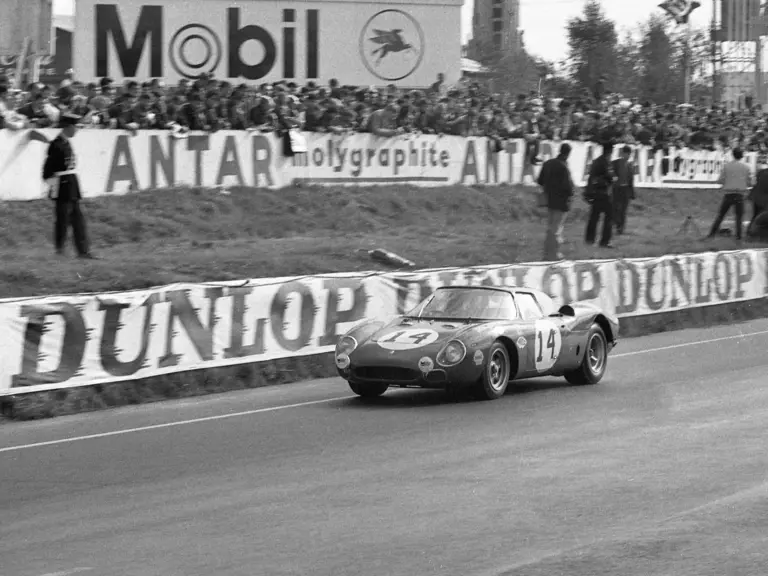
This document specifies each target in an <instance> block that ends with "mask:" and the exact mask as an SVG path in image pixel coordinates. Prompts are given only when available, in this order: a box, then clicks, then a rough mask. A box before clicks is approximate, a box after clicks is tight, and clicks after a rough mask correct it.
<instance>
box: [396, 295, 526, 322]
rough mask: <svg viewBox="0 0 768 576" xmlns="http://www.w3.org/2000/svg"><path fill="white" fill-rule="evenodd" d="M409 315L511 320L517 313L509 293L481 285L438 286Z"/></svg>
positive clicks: (450, 318)
mask: <svg viewBox="0 0 768 576" xmlns="http://www.w3.org/2000/svg"><path fill="white" fill-rule="evenodd" d="M409 316H417V317H419V318H427V319H428V318H444V319H449V320H466V319H469V318H471V319H474V320H512V319H514V318H515V317H516V316H517V313H516V309H515V303H514V300H513V299H512V295H511V294H510V293H509V292H502V291H500V290H487V289H483V288H454V289H451V288H441V289H439V290H436V291H435V292H434V293H433V294H432V295H431V296H430V297H429V298H427V299H426V300H425V301H424V302H422V303H421V304H419V305H418V306H417V307H416V309H415V310H414V311H413V313H412V314H409Z"/></svg>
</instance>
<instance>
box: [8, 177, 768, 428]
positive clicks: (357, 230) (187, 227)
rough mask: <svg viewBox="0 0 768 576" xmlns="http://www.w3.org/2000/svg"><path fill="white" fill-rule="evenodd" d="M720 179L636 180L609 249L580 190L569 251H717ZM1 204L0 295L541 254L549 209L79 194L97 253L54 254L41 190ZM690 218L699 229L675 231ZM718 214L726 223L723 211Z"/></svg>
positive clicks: (751, 314) (725, 312)
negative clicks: (678, 184)
mask: <svg viewBox="0 0 768 576" xmlns="http://www.w3.org/2000/svg"><path fill="white" fill-rule="evenodd" d="M719 197H720V196H719V193H718V192H715V191H668V190H667V191H664V190H659V191H652V190H647V191H639V198H638V200H637V201H636V202H635V203H634V204H633V206H632V208H631V209H630V214H629V221H628V234H627V235H625V236H622V237H619V238H616V239H615V242H614V244H615V249H614V250H610V251H608V250H604V249H599V248H595V247H589V246H585V245H584V243H583V241H582V236H583V232H584V225H585V218H586V215H587V206H586V205H585V204H584V203H583V202H582V201H581V199H577V200H576V201H575V203H574V210H573V211H572V212H571V213H570V214H569V217H568V223H567V226H566V234H565V236H566V246H565V248H564V252H565V254H566V257H567V258H569V259H588V258H597V257H599V258H605V257H638V256H656V255H660V254H669V253H681V252H698V251H707V250H726V249H733V248H736V247H737V246H738V245H737V244H736V242H735V241H734V240H733V239H729V238H718V239H716V240H713V241H703V240H701V236H702V235H703V234H704V233H706V229H707V228H708V226H709V224H710V222H711V218H712V216H713V213H714V211H715V210H716V208H717V206H718V203H719ZM3 208H4V211H3V212H2V214H0V246H2V248H0V258H2V267H1V268H0V296H2V297H16V296H32V295H36V294H46V293H72V292H99V291H105V290H123V289H132V288H145V287H150V286H156V285H160V284H169V283H173V282H188V281H201V280H229V279H244V278H249V277H251V278H252V277H273V276H282V275H292V274H312V273H321V272H340V271H360V270H374V269H378V268H380V267H379V266H378V265H376V264H375V263H374V262H372V261H371V260H370V259H369V258H368V256H367V254H365V253H364V252H363V250H368V249H372V248H374V247H382V248H386V249H389V250H392V251H394V252H396V253H398V254H401V255H403V256H406V257H408V258H410V259H412V260H414V261H415V262H416V263H417V265H418V266H419V267H434V266H464V265H477V264H487V263H512V262H526V261H534V260H538V259H540V257H541V248H542V243H543V234H544V226H545V224H544V216H545V211H544V210H542V209H539V208H537V207H536V198H535V192H534V191H532V190H530V189H523V188H505V189H497V188H461V187H454V188H442V189H423V188H412V187H387V188H368V189H339V188H335V189H332V188H294V189H287V190H280V191H265V190H253V189H233V190H232V191H231V192H229V193H221V192H219V191H214V190H171V191H158V192H143V193H140V194H134V195H130V196H124V197H112V198H100V199H96V200H91V201H88V202H87V203H86V211H87V218H88V222H89V228H90V234H91V238H92V243H93V246H94V252H96V254H97V255H98V256H100V258H101V259H100V260H97V261H93V262H91V261H79V260H76V259H74V258H56V257H54V256H53V255H52V252H53V250H52V248H51V246H50V236H51V230H52V207H51V205H50V204H49V203H48V202H28V203H21V202H19V203H6V204H4V205H3ZM689 215H690V216H691V217H692V218H693V219H694V222H696V223H697V224H698V226H699V228H700V231H699V232H700V234H693V233H691V234H680V233H679V231H680V227H681V224H682V223H683V222H684V220H685V218H686V216H689ZM726 225H729V224H728V223H726ZM764 316H768V304H766V303H765V302H764V301H756V302H753V303H749V304H744V303H740V304H734V305H723V306H714V307H709V308H699V309H693V310H686V311H680V312H674V313H671V314H663V315H654V316H646V317H640V318H632V319H626V320H624V321H623V322H622V337H631V336H639V335H644V334H650V333H654V332H661V331H668V330H674V329H679V328H685V327H693V326H704V325H711V324H717V323H729V322H734V321H740V320H748V319H750V318H758V317H764ZM334 374H335V371H334V367H333V362H332V358H331V357H330V355H321V356H312V357H304V358H300V359H286V360H278V361H273V362H265V363H260V364H251V365H239V366H234V367H230V368H217V369H212V370H204V371H196V372H188V373H184V374H175V375H169V376H162V377H156V378H149V379H145V380H139V381H133V382H125V383H117V384H109V385H99V386H91V387H84V388H77V389H72V390H63V391H57V392H48V393H39V394H29V395H22V396H18V397H16V398H12V399H7V400H6V401H3V402H2V410H3V413H4V415H5V416H6V417H8V418H12V419H34V418H47V417H53V416H59V415H64V414H72V413H78V412H86V411H91V410H99V409H104V408H109V407H116V406H123V405H129V404H140V403H144V402H152V401H157V400H162V399H167V398H183V397H190V396H198V395H203V394H210V393H218V392H225V391H228V390H238V389H244V388H255V387H261V386H268V385H274V384H281V383H288V382H295V381H299V380H305V379H308V378H320V377H325V376H331V375H334Z"/></svg>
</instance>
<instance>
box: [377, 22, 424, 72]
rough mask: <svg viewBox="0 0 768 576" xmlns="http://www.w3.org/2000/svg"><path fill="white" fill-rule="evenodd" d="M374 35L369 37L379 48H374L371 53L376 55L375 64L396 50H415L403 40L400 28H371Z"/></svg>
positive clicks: (396, 51)
mask: <svg viewBox="0 0 768 576" xmlns="http://www.w3.org/2000/svg"><path fill="white" fill-rule="evenodd" d="M373 32H374V34H375V36H374V37H373V38H370V41H371V42H373V43H374V44H378V45H379V46H380V48H376V50H374V51H373V52H372V53H371V55H372V56H378V58H377V59H376V65H377V66H378V65H379V64H381V61H382V60H384V58H386V57H387V55H388V54H396V53H398V52H404V51H406V50H408V51H412V52H413V51H415V48H414V47H413V45H411V44H407V43H406V42H405V40H403V31H402V30H401V29H395V30H378V29H374V30H373Z"/></svg>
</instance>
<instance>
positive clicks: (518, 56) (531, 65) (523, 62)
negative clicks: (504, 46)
mask: <svg viewBox="0 0 768 576" xmlns="http://www.w3.org/2000/svg"><path fill="white" fill-rule="evenodd" d="M469 48H470V49H469V50H468V53H469V55H470V56H471V57H472V58H473V59H474V60H477V61H478V62H480V63H481V64H482V65H483V66H485V67H486V68H488V69H489V70H490V79H491V80H492V81H493V89H494V91H496V92H507V93H509V94H511V95H516V94H528V92H530V91H531V90H536V87H537V85H538V82H539V78H540V76H541V75H542V63H541V62H539V61H537V60H536V59H534V58H533V57H531V56H530V55H529V54H528V53H527V52H526V51H525V48H523V47H521V48H519V49H517V50H499V49H497V48H496V47H495V45H494V44H493V42H491V41H490V40H487V39H477V40H474V39H473V40H472V42H471V44H470V47H469Z"/></svg>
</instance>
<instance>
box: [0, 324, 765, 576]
mask: <svg viewBox="0 0 768 576" xmlns="http://www.w3.org/2000/svg"><path fill="white" fill-rule="evenodd" d="M764 334H768V330H761V331H759V332H748V333H746V334H735V335H733V336H723V337H721V338H712V339H710V340H697V341H695V342H685V343H683V344H671V345H669V346H661V347H659V348H649V349H647V350H635V351H634V352H624V353H623V354H612V355H611V358H626V357H628V356H638V355H640V354H650V353H652V352H663V351H665V350H673V349H675V348H683V347H686V346H698V345H701V344H711V343H714V342H723V341H726V340H737V339H739V338H749V337H750V336H761V335H764ZM350 398H357V396H334V397H333V398H325V399H323V400H310V401H308V402H298V403H296V404H284V405H282V406H270V407H268V408H257V409H255V410H245V411H243V412H230V413H229V414H218V415H216V416H204V417H201V418H191V419H189V420H179V421H177V422H165V423H163V424H152V425H150V426H140V427H137V428H126V429H124V430H113V431H111V432H102V433H100V434H88V435H85V436H74V437H72V438H61V439H59V440H49V441H46V442H34V443H32V444H20V445H18V446H8V447H6V448H0V454H3V453H5V452H14V451H20V450H28V449H30V448H41V447H43V446H55V445H57V444H69V443H72V442H80V441H82V440H93V439H96V438H108V437H110V436H121V435H123V434H131V433H133V432H144V431H146V430H160V429H162V428H173V427H176V426H184V425H185V424H195V423H198V422H212V421H215V420H225V419H227V418H236V417H238V416H252V415H254V414H263V413H266V412H277V411H278V410H287V409H289V408H302V407H304V406H312V405H314V404H327V403H329V402H335V401H337V400H347V399H350ZM45 576H49V575H45ZM57 576H58V575H57Z"/></svg>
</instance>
